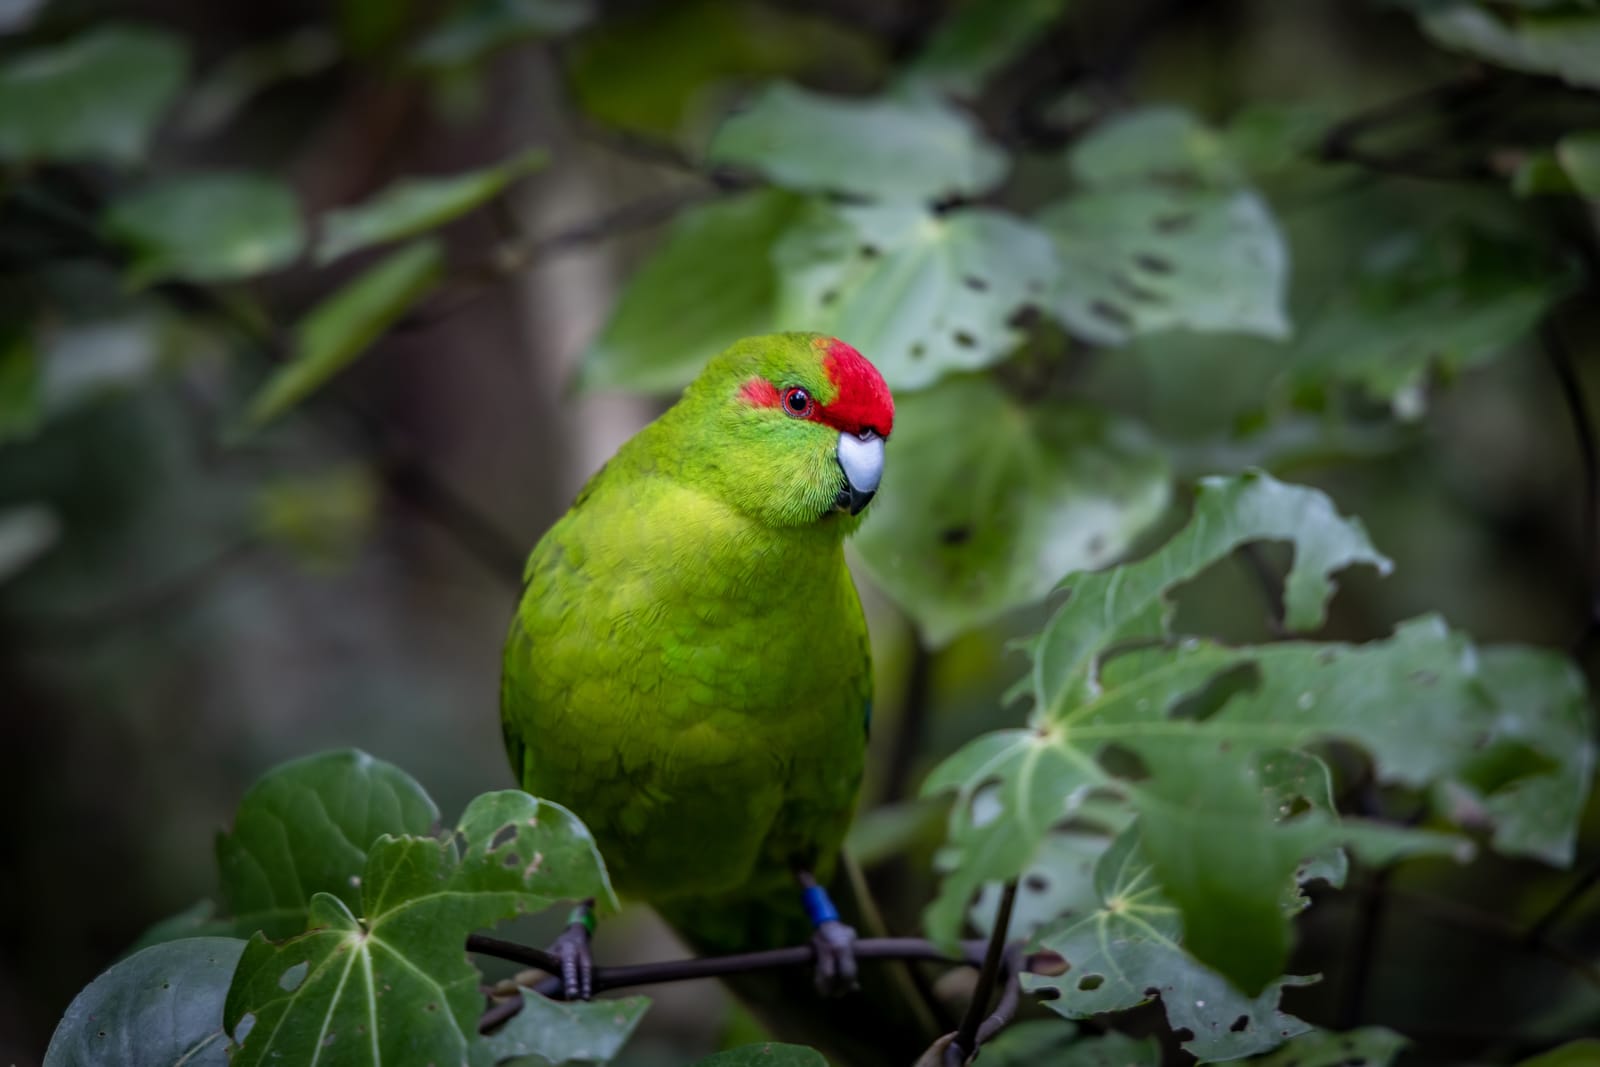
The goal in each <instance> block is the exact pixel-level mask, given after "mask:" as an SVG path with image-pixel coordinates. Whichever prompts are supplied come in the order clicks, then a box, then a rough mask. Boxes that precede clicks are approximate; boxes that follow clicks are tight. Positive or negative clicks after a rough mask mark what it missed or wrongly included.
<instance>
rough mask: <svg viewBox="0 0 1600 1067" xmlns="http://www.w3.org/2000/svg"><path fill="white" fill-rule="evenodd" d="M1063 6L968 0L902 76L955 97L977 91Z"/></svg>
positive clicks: (1059, 0)
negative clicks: (952, 94) (953, 94)
mask: <svg viewBox="0 0 1600 1067" xmlns="http://www.w3.org/2000/svg"><path fill="white" fill-rule="evenodd" d="M1066 6H1067V0H968V2H967V3H965V4H962V5H961V6H959V7H957V8H956V9H955V12H954V13H953V14H951V15H950V16H949V17H948V18H946V19H945V20H944V22H943V23H941V24H940V26H939V28H938V29H937V30H936V31H935V32H934V34H933V37H932V38H931V39H930V40H929V41H928V43H927V44H926V45H925V46H924V47H923V49H922V51H921V52H919V53H918V54H917V57H916V58H915V59H913V60H912V61H911V64H910V66H909V67H907V69H906V72H905V75H904V77H905V79H906V80H907V81H908V82H911V83H915V84H926V85H931V86H933V87H935V88H937V89H942V90H944V91H946V92H950V93H955V94H957V95H959V96H964V97H971V96H976V95H977V94H978V92H979V91H980V90H981V89H982V88H983V86H984V83H985V82H987V81H988V79H989V77H990V76H991V75H993V74H994V73H995V72H996V71H998V70H1000V69H1001V68H1002V67H1004V66H1005V65H1006V64H1007V63H1009V62H1010V61H1011V60H1012V59H1014V58H1016V56H1017V55H1019V54H1020V53H1021V52H1022V51H1023V49H1025V48H1026V47H1027V46H1028V45H1029V44H1031V43H1032V42H1033V41H1034V40H1035V39H1036V38H1037V37H1038V36H1039V34H1040V33H1041V32H1042V31H1043V30H1044V29H1045V28H1046V27H1048V26H1049V25H1050V24H1051V23H1053V22H1055V21H1056V20H1057V19H1059V18H1060V17H1061V13H1062V11H1064V10H1065V9H1066Z"/></svg>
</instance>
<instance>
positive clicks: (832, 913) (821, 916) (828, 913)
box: [800, 885, 839, 926]
mask: <svg viewBox="0 0 1600 1067" xmlns="http://www.w3.org/2000/svg"><path fill="white" fill-rule="evenodd" d="M800 896H801V899H803V900H804V901H805V904H806V914H807V915H808V916H810V917H811V925H812V926H821V925H822V924H823V923H826V922H838V921H839V909H838V908H835V907H834V906H833V901H832V900H831V899H829V897H828V891H827V890H826V889H824V888H822V887H821V886H820V885H808V886H806V887H805V888H804V889H802V890H801V891H800Z"/></svg>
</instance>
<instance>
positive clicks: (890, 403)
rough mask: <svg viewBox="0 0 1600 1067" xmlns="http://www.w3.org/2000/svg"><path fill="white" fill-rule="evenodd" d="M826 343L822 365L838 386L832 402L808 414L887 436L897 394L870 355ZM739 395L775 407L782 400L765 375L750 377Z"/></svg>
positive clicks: (814, 419) (827, 422) (840, 427)
mask: <svg viewBox="0 0 1600 1067" xmlns="http://www.w3.org/2000/svg"><path fill="white" fill-rule="evenodd" d="M824 345H825V346H827V352H826V354H825V355H824V356H823V357H822V369H823V370H824V371H826V372H827V375H828V380H829V381H831V382H832V383H833V385H834V388H835V389H836V393H835V395H834V400H833V403H831V404H827V405H823V404H817V405H815V406H813V408H812V410H811V414H810V415H808V416H806V418H807V419H809V420H810V421H812V422H820V423H823V424H824V425H827V426H832V427H833V428H834V429H836V430H843V431H844V432H846V433H854V434H859V433H860V432H861V431H863V430H873V431H876V432H877V433H878V434H880V435H881V436H883V437H888V436H889V433H890V431H892V430H893V429H894V398H893V397H891V396H890V395H889V387H888V386H887V385H885V384H884V381H883V375H881V374H879V373H878V368H876V367H874V366H873V365H872V364H871V363H870V362H868V361H867V358H866V357H865V356H863V355H862V354H861V353H860V352H857V351H856V350H855V349H853V348H851V347H850V346H849V345H847V344H845V343H844V342H843V341H836V340H832V339H825V340H819V341H818V346H819V347H821V346H824ZM739 396H740V398H741V399H743V400H744V401H745V403H747V404H751V405H754V406H755V407H762V408H775V407H779V406H780V405H781V404H782V403H783V394H782V393H780V392H779V391H778V387H777V386H776V385H774V384H772V383H771V382H769V381H767V380H766V379H765V378H751V379H750V380H749V381H747V382H745V383H744V385H742V386H740V387H739Z"/></svg>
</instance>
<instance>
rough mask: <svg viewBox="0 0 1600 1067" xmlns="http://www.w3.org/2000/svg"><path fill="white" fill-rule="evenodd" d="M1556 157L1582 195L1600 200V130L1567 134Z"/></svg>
mask: <svg viewBox="0 0 1600 1067" xmlns="http://www.w3.org/2000/svg"><path fill="white" fill-rule="evenodd" d="M1597 47H1600V46H1597ZM1556 159H1557V160H1559V161H1560V163H1561V168H1562V169H1563V170H1564V171H1566V173H1567V176H1568V177H1569V178H1571V179H1572V184H1573V186H1574V187H1575V188H1576V189H1577V190H1578V192H1579V193H1580V194H1581V195H1583V196H1586V197H1588V198H1589V199H1591V200H1600V130H1583V131H1580V132H1578V133H1569V134H1567V135H1566V136H1565V137H1563V138H1561V140H1560V142H1559V143H1557V145H1556Z"/></svg>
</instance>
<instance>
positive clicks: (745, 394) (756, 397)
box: [739, 378, 778, 408]
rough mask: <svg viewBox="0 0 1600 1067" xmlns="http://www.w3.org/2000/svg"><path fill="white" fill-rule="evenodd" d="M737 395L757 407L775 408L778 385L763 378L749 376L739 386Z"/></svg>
mask: <svg viewBox="0 0 1600 1067" xmlns="http://www.w3.org/2000/svg"><path fill="white" fill-rule="evenodd" d="M739 395H740V396H741V397H742V398H744V400H745V401H746V402H747V403H750V404H754V405H755V406H756V407H758V408H775V407H777V406H778V387H777V386H776V385H773V384H772V383H771V382H769V381H767V380H766V379H765V378H751V379H750V380H749V381H748V382H745V383H744V386H743V387H742V388H740V390H739Z"/></svg>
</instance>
